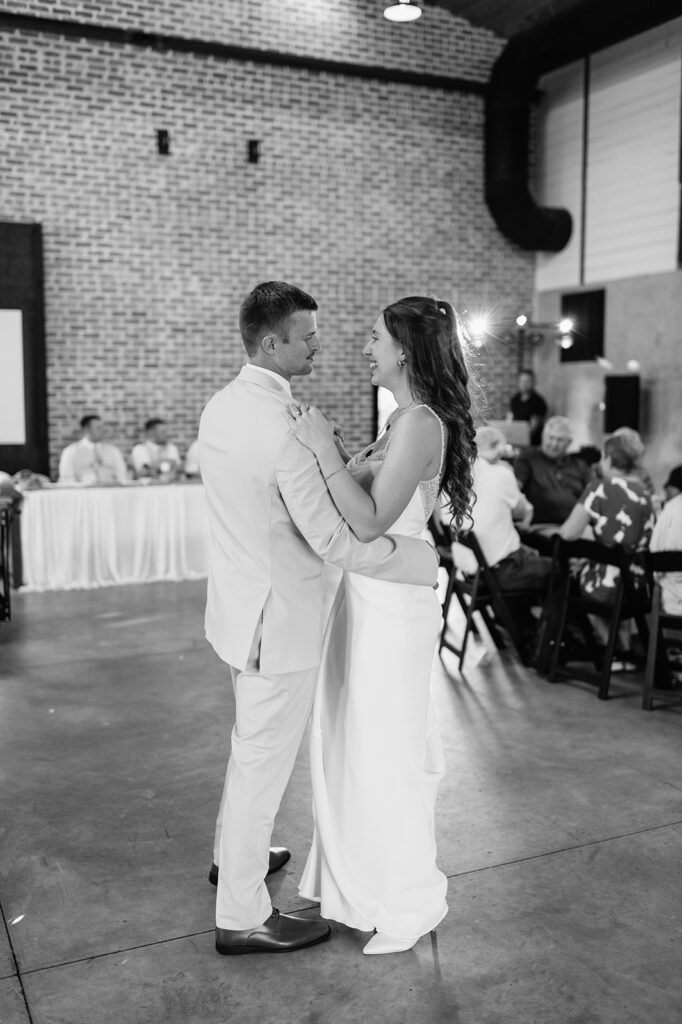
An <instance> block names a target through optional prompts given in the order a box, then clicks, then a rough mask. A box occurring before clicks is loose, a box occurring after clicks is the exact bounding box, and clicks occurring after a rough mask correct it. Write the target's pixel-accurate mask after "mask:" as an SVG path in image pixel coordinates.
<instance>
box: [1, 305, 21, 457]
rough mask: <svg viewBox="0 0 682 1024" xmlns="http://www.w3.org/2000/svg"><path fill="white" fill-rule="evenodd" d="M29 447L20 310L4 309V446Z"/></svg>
mask: <svg viewBox="0 0 682 1024" xmlns="http://www.w3.org/2000/svg"><path fill="white" fill-rule="evenodd" d="M5 444H7V445H10V444H11V445H24V444H26V412H25V401H24V331H23V323H22V315H21V310H20V309H0V445H5Z"/></svg>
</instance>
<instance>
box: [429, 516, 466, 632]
mask: <svg viewBox="0 0 682 1024" xmlns="http://www.w3.org/2000/svg"><path fill="white" fill-rule="evenodd" d="M429 530H430V532H431V536H432V537H433V541H434V544H435V545H436V551H437V552H438V557H439V558H440V565H441V568H443V569H445V571H446V573H447V575H448V582H447V587H446V589H445V597H444V598H443V604H442V609H443V622H444V623H446V622H447V620H448V612H449V610H450V602H451V601H452V595H453V594H454V595H455V597H456V598H457V600H458V602H459V604H460V607H461V608H462V611H463V612H464V614H465V615H466V612H467V608H466V604H464V603H463V601H462V597H461V594H460V592H459V590H458V589H457V588H456V587H455V576H456V574H457V568H456V566H455V563H454V559H453V557H452V542H453V540H454V536H453V532H452V530H451V529H450V527H449V526H448V524H447V523H446V522H444V521H443V520H442V519H441V518H440V516H439V515H438V513H437V512H434V513H433V515H432V516H431V518H430V519H429ZM474 631H475V635H476V636H478V630H477V629H476V627H475V626H474ZM443 633H444V629H443V630H442V631H441V638H442V636H443ZM442 647H443V644H442V643H441V645H440V647H439V648H438V650H439V652H440V650H441V649H442Z"/></svg>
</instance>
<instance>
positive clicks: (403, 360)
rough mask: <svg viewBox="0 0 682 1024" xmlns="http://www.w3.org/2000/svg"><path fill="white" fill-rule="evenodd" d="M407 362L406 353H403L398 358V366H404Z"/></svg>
mask: <svg viewBox="0 0 682 1024" xmlns="http://www.w3.org/2000/svg"><path fill="white" fill-rule="evenodd" d="M406 362H407V360H406V359H405V355H404V353H403V355H401V357H400V359H399V360H398V366H404V365H405V363H406Z"/></svg>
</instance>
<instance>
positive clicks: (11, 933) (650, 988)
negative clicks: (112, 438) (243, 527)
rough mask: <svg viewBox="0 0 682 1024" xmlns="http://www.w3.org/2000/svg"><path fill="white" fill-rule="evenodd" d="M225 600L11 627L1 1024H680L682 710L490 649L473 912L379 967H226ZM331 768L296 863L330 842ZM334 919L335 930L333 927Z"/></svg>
mask: <svg viewBox="0 0 682 1024" xmlns="http://www.w3.org/2000/svg"><path fill="white" fill-rule="evenodd" d="M203 591H204V586H203V584H194V583H191V584H171V585H161V584H158V585H157V584H151V585H147V586H139V587H121V588H113V589H108V590H100V591H94V592H83V591H81V592H74V593H69V594H46V595H19V596H17V598H16V600H15V604H14V622H13V623H12V624H10V625H8V626H4V625H3V626H2V628H0V746H1V749H2V761H1V764H0V779H1V786H2V788H1V791H0V904H1V906H2V912H3V916H4V922H5V927H4V928H0V1022H1V1024H27V1022H33V1024H114V1022H115V1024H157V1022H159V1024H160V1022H164V1024H180V1022H183V1024H204V1022H211V1024H217V1022H228V1021H229V1022H234V1024H318V1022H319V1024H346V1022H348V1024H350V1022H353V1024H370V1022H372V1024H374V1022H376V1024H383V1022H386V1024H389V1022H390V1024H436V1022H441V1021H442V1022H446V1021H447V1022H448V1024H513V1022H520V1024H629V1022H632V1024H644V1022H646V1024H679V1021H680V1020H681V1019H682V970H680V951H681V946H682V942H681V932H680V924H681V922H682V884H681V883H682V872H681V865H682V757H681V752H682V708H680V707H677V708H674V707H670V708H665V707H661V708H660V709H658V710H655V711H654V712H644V711H642V710H640V699H639V692H638V681H637V679H636V678H634V679H633V677H628V678H627V679H625V678H623V679H620V678H619V679H618V680H617V681H616V682H614V684H613V685H612V694H613V699H610V700H609V701H607V702H605V703H604V702H601V701H598V700H597V698H596V693H595V691H594V690H593V689H591V688H588V687H585V686H584V685H582V684H577V683H576V684H572V683H565V682H564V683H560V684H557V685H554V686H552V685H550V684H548V683H547V682H545V681H544V680H542V679H539V678H538V677H537V676H536V675H535V674H534V673H533V672H532V671H527V670H524V669H521V668H520V667H519V665H518V663H517V662H516V661H515V660H514V659H513V658H512V657H511V655H505V657H504V659H501V658H500V656H499V655H497V654H495V653H492V654H485V651H484V648H483V647H482V646H480V645H477V644H475V643H474V644H472V647H471V651H470V653H469V655H468V662H467V666H466V678H463V677H462V676H460V675H459V674H458V672H457V671H456V663H455V660H454V658H453V656H452V655H450V654H449V653H447V652H446V653H445V661H444V664H441V663H440V662H438V661H436V662H435V663H434V675H433V683H434V690H435V695H436V699H437V703H438V709H439V713H440V718H441V726H442V731H443V735H444V739H445V743H446V749H447V756H448V771H447V775H446V778H445V780H444V783H443V786H442V789H441V796H440V803H439V810H438V822H437V825H438V836H439V851H440V864H441V867H442V868H443V870H444V871H445V872H446V873H447V875H448V876H449V879H450V886H449V902H450V914H449V916H448V917H447V918H446V920H445V921H444V922H443V924H442V925H441V926H440V927H439V928H438V932H437V934H436V935H435V936H429V937H426V938H424V939H422V940H421V941H420V942H419V943H418V945H417V946H416V948H415V949H414V950H413V951H411V952H409V953H404V954H401V955H396V956H392V957H364V956H362V954H361V949H362V945H363V944H364V941H365V940H366V935H363V934H361V933H359V932H354V931H352V930H349V929H347V928H344V927H342V926H334V934H333V936H332V940H331V941H330V942H328V943H325V944H324V945H322V946H319V947H316V948H313V949H310V950H304V951H301V952H299V953H294V954H290V955H287V956H279V957H272V956H246V957H238V958H227V957H220V956H218V955H217V954H216V953H215V952H214V949H213V903H214V890H213V889H212V887H211V886H210V885H209V884H208V882H207V881H206V873H207V870H208V867H209V866H210V861H211V842H212V832H213V821H214V815H215V811H216V806H217V802H218V798H219V795H220V789H221V785H222V777H223V772H224V762H225V757H226V751H227V736H228V732H229V728H230V726H231V721H232V714H233V706H232V698H231V692H230V689H229V687H228V686H227V685H226V681H225V672H224V671H223V668H222V666H221V665H220V663H219V662H218V661H217V659H216V658H215V656H214V655H213V654H212V652H211V651H210V649H209V648H208V646H207V645H206V643H205V642H204V640H203V636H202V607H203ZM310 832H311V815H310V788H309V783H308V777H307V759H306V752H305V750H303V751H302V752H301V755H300V757H299V761H298V763H297V766H296V769H295V773H294V778H293V783H292V785H291V786H290V788H289V790H288V792H287V795H286V797H285V802H284V805H283V807H282V811H281V814H280V817H279V821H278V826H277V830H276V833H275V840H274V841H275V842H277V843H280V844H286V845H287V846H289V847H290V849H291V850H292V860H291V862H290V863H289V864H288V865H287V867H286V868H285V870H284V871H283V872H281V873H279V874H278V875H276V876H274V877H273V879H272V880H271V888H272V892H273V894H274V896H275V904H276V905H277V906H279V908H280V909H281V910H282V911H291V910H299V909H304V908H306V907H309V904H307V903H306V902H305V901H303V900H301V899H300V898H299V896H298V894H297V880H298V877H299V874H300V871H301V869H302V866H303V862H304V857H305V853H306V848H307V845H308V842H309V839H310ZM309 912H310V913H311V914H314V913H315V910H314V909H312V908H310V910H309Z"/></svg>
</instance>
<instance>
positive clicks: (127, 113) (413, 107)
mask: <svg viewBox="0 0 682 1024" xmlns="http://www.w3.org/2000/svg"><path fill="white" fill-rule="evenodd" d="M306 6H307V8H308V11H310V10H311V9H312V6H313V5H311V4H308V5H306V4H304V3H297V4H293V3H291V4H287V3H285V4H284V5H282V3H280V4H278V5H275V4H274V3H273V4H270V3H265V2H262V3H249V4H241V3H236V2H235V3H234V4H232V3H230V4H224V5H220V4H216V5H208V4H202V3H192V4H186V5H185V4H181V3H174V4H172V3H170V2H165V3H156V4H154V5H153V10H154V12H155V13H154V17H153V19H152V17H151V15H150V16H148V17H144V16H143V15H144V11H145V8H149V9H150V10H151V9H152V5H145V4H142V3H139V4H136V5H134V15H135V17H136V18H137V22H136V24H137V25H138V26H139V27H140V28H147V29H150V28H153V29H159V28H163V29H164V30H166V31H174V32H178V33H180V32H182V33H183V34H186V35H197V34H198V33H199V32H200V30H201V28H202V24H201V19H200V18H199V17H198V16H197V11H196V9H197V8H201V9H202V10H203V11H204V13H206V15H207V21H206V25H207V31H209V32H217V31H218V29H219V28H220V19H219V18H218V17H217V15H216V13H211V12H212V11H213V10H214V7H215V8H220V9H221V10H223V11H224V12H230V13H231V14H232V15H233V14H234V10H233V9H241V10H242V11H244V10H246V9H247V8H248V10H253V11H256V12H258V13H259V15H260V18H261V24H262V25H263V26H265V25H266V24H267V27H268V29H269V31H270V35H267V34H265V33H263V35H262V37H260V43H261V45H262V46H263V48H264V49H274V48H275V46H276V45H277V46H279V47H280V48H282V49H288V48H289V47H290V46H291V47H292V48H293V46H294V44H297V47H298V49H299V51H300V50H301V47H302V45H303V43H304V41H305V42H306V45H307V43H308V42H309V43H310V52H313V51H314V50H315V47H316V46H318V47H319V46H320V45H321V43H320V41H319V39H318V40H317V41H316V39H315V37H313V36H306V35H305V32H309V31H310V26H308V27H307V28H305V25H306V24H307V23H305V24H304V21H305V19H304V20H303V21H301V22H300V24H299V28H300V32H294V31H293V28H292V24H291V21H292V19H294V18H295V17H296V16H297V15H296V12H297V11H300V12H302V15H303V14H305V9H306ZM318 6H319V7H325V8H326V7H328V6H329V5H327V4H326V2H325V3H320V4H318ZM337 6H339V7H340V8H341V9H343V10H345V11H347V12H349V11H351V10H354V11H355V14H356V18H355V22H354V24H355V25H356V30H353V31H356V36H357V40H360V38H361V36H362V39H363V40H364V41H363V42H362V45H361V44H360V42H358V52H359V53H361V55H360V57H358V59H362V60H363V61H365V62H371V63H378V60H377V59H376V55H375V56H374V58H373V57H372V54H371V47H370V42H371V39H370V37H369V36H368V37H367V39H365V37H364V35H362V33H360V29H359V28H358V26H360V27H362V28H363V32H365V33H369V32H370V30H371V33H373V38H374V40H375V43H376V44H377V47H380V43H381V42H382V41H383V40H384V39H385V34H386V32H389V33H391V32H395V31H396V29H395V27H392V26H388V24H387V23H385V22H384V21H383V19H382V18H381V17H380V9H381V5H380V4H379V5H376V4H374V2H373V0H372V2H369V0H367V2H364V3H360V2H357V3H350V0H345V2H339V3H338V4H337ZM4 7H5V8H7V7H13V8H15V9H16V10H17V11H29V10H30V11H32V12H33V13H42V14H50V15H51V16H56V15H57V14H58V13H59V14H62V15H63V16H66V17H75V16H82V17H83V18H85V16H86V13H88V16H90V17H92V16H93V11H94V10H96V11H97V12H98V13H99V12H101V18H102V21H103V22H105V23H107V24H109V23H114V20H116V21H118V22H121V21H123V20H125V17H126V15H125V12H128V15H127V17H130V11H131V9H132V5H130V4H124V3H120V4H119V3H113V2H110V3H99V4H97V5H94V4H84V3H83V4H75V3H72V4H65V3H58V4H57V3H56V4H51V3H42V4H37V3H13V4H8V3H6V4H5V5H4ZM375 8H376V9H375ZM368 9H371V11H372V20H371V23H370V20H369V18H368V14H367V10H368ZM282 10H284V12H285V14H286V15H287V16H288V19H289V20H286V19H285V23H283V24H280V23H279V22H277V21H275V20H274V19H275V17H276V14H277V12H278V11H280V12H281V11H282ZM182 11H188V12H191V17H190V14H188V17H187V20H186V22H185V23H184V28H183V22H182V21H181V20H180V12H182ZM377 12H379V13H377ZM434 13H435V11H434V10H431V9H428V10H427V12H426V15H425V17H424V18H423V19H422V20H423V21H426V19H427V17H431V16H432V15H433V14H434ZM138 16H139V17H138ZM267 17H269V18H270V19H271V20H269V21H268V20H267ZM279 17H283V15H282V14H281V13H280V15H279ZM444 19H445V20H444ZM334 24H336V22H334ZM438 24H440V26H441V31H440V36H444V35H445V33H444V31H442V29H443V26H445V28H447V29H449V34H448V38H447V40H446V39H443V40H442V41H441V42H438V40H437V39H434V38H433V30H432V28H430V29H429V32H430V33H431V36H432V38H431V45H432V48H433V58H434V59H433V61H432V62H431V63H430V64H429V70H434V69H435V68H434V65H435V66H439V63H438V62H439V61H444V60H445V57H444V54H445V53H446V51H448V52H449V51H452V50H453V49H455V50H456V49H457V47H458V46H459V45H460V44H459V43H458V42H457V39H458V38H459V36H458V35H457V31H458V30H459V28H460V27H461V25H462V24H463V23H461V22H459V21H458V20H456V19H453V18H451V17H450V16H449V15H447V14H446V12H439V22H438ZM226 25H227V28H224V31H225V32H226V34H229V33H228V29H229V31H230V32H231V31H232V30H233V29H234V30H235V31H236V28H237V27H238V26H237V25H236V23H235V22H234V19H233V22H232V23H228V22H226ZM304 29H305V31H304ZM456 30H457V31H456ZM243 31H245V30H244V29H243V27H242V32H243ZM250 31H252V32H253V28H251V30H250ZM398 31H400V32H401V33H404V32H405V31H406V29H405V27H404V26H403V27H401V28H399V29H398ZM407 31H409V30H407ZM467 32H468V36H467V37H466V38H467V39H470V38H475V39H478V40H479V42H480V43H481V46H480V50H481V53H482V52H483V51H484V50H485V51H486V53H487V58H486V59H487V61H488V63H489V61H490V60H491V59H492V57H494V55H495V53H496V52H497V47H498V41H496V40H495V39H494V37H492V36H490V35H489V34H488V33H478V32H474V30H473V29H471V28H468V30H467ZM322 35H323V34H322V33H320V38H322ZM353 38H354V37H353V32H352V31H350V30H349V33H348V34H347V35H346V36H345V37H344V39H343V47H346V48H347V49H348V52H350V50H352V46H353ZM414 38H416V37H414ZM402 39H403V40H405V39H408V37H407V36H406V35H403V36H402ZM231 41H235V40H234V39H231ZM240 41H242V42H244V43H245V44H247V43H248V44H249V45H252V44H253V43H254V42H255V35H254V36H253V38H251V39H250V40H247V39H245V38H241V39H240ZM437 43H438V45H439V46H440V49H437V48H436V44H437ZM493 44H494V45H493ZM396 45H397V44H396ZM400 45H401V46H403V47H405V43H401V44H400ZM467 46H468V44H467ZM363 47H364V49H363ZM470 49H471V48H470ZM348 52H346V50H343V48H340V49H339V52H338V56H339V59H347V58H348ZM327 55H331V54H329V53H328V54H327ZM336 55H337V54H336V53H334V56H336ZM412 59H413V60H416V59H417V54H416V52H415V53H412ZM461 60H462V54H461V53H460V61H461ZM481 60H482V58H481ZM442 67H445V64H442ZM0 68H2V69H4V70H3V72H2V74H1V75H0V219H1V220H23V221H27V220H34V221H38V222H40V223H41V224H42V225H43V231H44V243H45V290H46V321H47V323H46V331H47V348H48V391H49V419H50V423H49V428H50V452H51V465H52V468H53V471H54V470H55V469H56V462H57V459H58V455H59V451H60V450H61V448H62V447H63V445H64V444H65V443H67V442H68V441H70V440H71V439H72V438H73V437H74V436H75V434H76V433H77V430H76V423H77V420H78V418H79V417H80V415H81V414H82V413H83V412H84V411H92V410H99V411H100V412H101V413H102V415H103V416H104V417H105V419H106V420H107V422H108V424H109V427H110V435H111V437H112V439H113V440H115V441H116V442H117V443H118V444H120V445H121V447H122V448H123V449H124V450H125V451H126V452H129V450H130V447H131V446H132V444H133V443H134V442H135V441H136V440H137V438H138V435H139V431H140V425H141V423H142V421H143V420H144V419H145V418H146V417H147V416H149V415H156V414H160V415H162V416H165V417H166V418H168V419H169V420H170V421H171V422H172V425H173V429H172V434H173V436H174V438H175V439H176V440H177V441H178V443H179V444H180V446H181V448H184V447H186V445H187V444H188V443H189V442H190V440H191V439H192V438H193V437H194V436H195V433H196V425H197V420H198V416H199V413H200V411H201V408H202V406H203V404H204V403H205V401H206V399H207V398H208V397H209V396H210V395H211V394H212V393H213V391H214V390H216V389H217V387H219V386H221V384H222V383H223V382H224V381H226V380H227V379H228V378H229V377H230V376H231V375H232V374H234V372H235V371H236V370H237V369H238V368H239V366H240V365H241V363H242V361H243V354H242V349H241V343H240V341H239V337H238V332H237V327H236V321H237V310H238V305H239V301H240V299H241V297H242V296H243V295H244V294H245V292H246V291H248V290H249V288H250V287H252V286H253V284H255V283H256V282H257V281H259V280H265V279H269V278H275V277H277V278H284V279H287V280H291V281H293V282H295V283H297V284H299V285H300V286H301V287H303V288H305V289H307V290H309V291H311V292H312V293H313V294H314V295H315V296H316V297H317V299H318V301H319V303H320V310H321V311H320V314H319V322H320V326H321V335H322V341H323V346H324V349H323V356H322V357H321V358H320V359H319V369H316V371H315V375H314V377H313V378H312V379H310V380H308V381H306V382H305V385H301V386H299V387H298V389H297V392H298V393H299V394H300V395H301V397H303V398H306V399H308V400H310V399H312V398H313V396H314V398H315V400H316V401H317V402H318V403H319V404H321V405H322V406H323V407H324V408H325V409H327V410H328V411H329V412H330V413H331V414H333V415H334V416H335V417H336V418H337V419H339V420H340V421H342V422H343V423H344V424H345V425H346V427H347V435H348V437H349V440H350V442H351V444H352V445H359V444H361V443H365V442H366V440H367V439H368V437H369V435H370V431H371V425H372V419H373V397H374V396H373V390H372V388H371V387H370V386H369V385H368V383H367V373H366V369H365V366H364V361H363V360H362V359H361V357H360V349H361V347H362V345H363V343H364V341H365V339H366V337H367V334H368V331H369V330H370V328H371V325H372V323H373V321H374V319H375V317H376V315H377V314H378V312H379V311H380V309H381V307H382V306H383V305H385V304H386V303H387V302H390V301H391V300H393V299H395V298H397V297H398V296H400V295H401V294H409V293H412V294H414V293H418V292H424V293H427V294H437V295H439V296H441V297H445V298H450V299H453V300H454V301H455V303H456V304H457V305H458V307H459V308H469V309H476V308H477V307H479V306H494V307H495V308H496V310H497V312H498V314H499V315H501V316H505V315H511V314H514V313H516V312H517V310H518V308H520V307H521V306H526V307H530V299H531V295H532V284H533V282H532V275H533V263H532V257H529V256H528V255H527V254H524V253H520V252H519V251H518V250H516V249H515V248H514V247H513V246H511V245H510V243H508V242H507V241H506V240H505V239H503V238H502V236H501V235H500V234H499V232H498V231H497V230H496V228H495V227H494V225H493V223H492V221H491V218H490V216H489V214H488V211H487V208H486V206H485V203H484V200H483V194H482V173H483V171H482V117H483V103H482V100H481V98H480V97H477V96H472V95H468V94H461V93H451V92H445V91H441V90H435V89H432V88H425V87H415V86H408V85H399V84H394V83H388V82H386V83H380V82H376V81H369V80H361V79H356V78H353V77H350V76H339V75H335V74H328V73H313V72H310V71H304V70H296V69H292V68H282V67H274V66H271V65H265V64H254V63H242V62H239V61H229V62H228V61H220V60H215V59H209V58H200V57H196V56H192V55H187V54H177V53H158V52H155V51H151V50H144V49H140V48H136V47H133V46H129V45H126V46H119V45H113V44H108V43H97V42H93V41H88V40H83V39H77V38H75V39H65V38H61V37H58V36H49V35H44V34H41V33H38V32H31V31H15V32H12V33H9V32H2V31H0ZM482 69H483V63H481V64H479V65H478V71H479V73H480V72H482ZM449 70H450V71H451V72H452V73H454V74H464V73H465V72H466V73H467V76H468V77H472V72H471V70H470V69H468V68H465V67H464V64H463V63H461V64H460V67H459V68H458V69H453V68H452V67H450V68H449ZM483 77H485V76H483ZM160 128H163V129H166V130H168V131H169V133H170V140H171V154H170V155H169V156H167V157H163V156H159V155H158V153H157V149H156V131H157V129H160ZM250 138H257V139H260V140H261V151H262V157H261V160H260V162H259V163H258V164H256V165H252V164H249V163H248V162H247V159H246V150H247V140H248V139H250ZM475 357H476V358H477V359H479V361H480V362H482V366H481V377H482V381H483V384H484V390H485V392H486V393H487V394H488V396H489V402H490V405H491V412H495V411H496V404H497V402H498V400H502V401H504V400H506V397H507V394H508V391H509V390H510V388H511V386H512V384H513V378H514V367H515V364H514V355H513V353H512V352H510V351H509V350H507V349H505V348H504V347H502V346H500V347H497V346H493V347H491V349H490V351H489V353H488V354H487V355H484V356H483V359H482V360H481V359H480V358H479V357H480V354H479V353H475Z"/></svg>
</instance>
